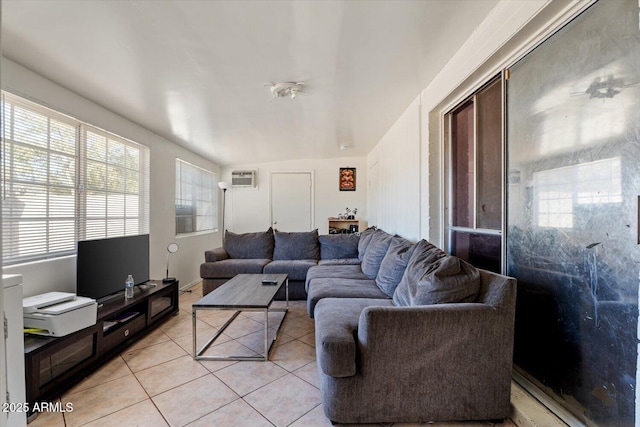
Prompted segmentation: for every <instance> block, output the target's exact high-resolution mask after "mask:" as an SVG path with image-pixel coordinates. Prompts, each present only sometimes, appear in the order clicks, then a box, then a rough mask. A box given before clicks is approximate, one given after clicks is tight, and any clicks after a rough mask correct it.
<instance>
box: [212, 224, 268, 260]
mask: <svg viewBox="0 0 640 427" xmlns="http://www.w3.org/2000/svg"><path fill="white" fill-rule="evenodd" d="M223 247H224V250H225V251H227V253H228V254H229V258H237V259H272V257H273V247H274V240H273V229H272V228H271V227H269V229H268V230H267V231H260V232H257V233H243V234H236V233H232V232H231V231H225V233H224V244H223Z"/></svg>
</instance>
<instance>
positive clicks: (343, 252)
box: [318, 234, 360, 259]
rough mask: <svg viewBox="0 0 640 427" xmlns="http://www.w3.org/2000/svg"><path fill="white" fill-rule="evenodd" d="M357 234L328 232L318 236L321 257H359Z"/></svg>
mask: <svg viewBox="0 0 640 427" xmlns="http://www.w3.org/2000/svg"><path fill="white" fill-rule="evenodd" d="M359 241H360V236H358V235H356V234H327V235H322V236H318V242H319V243H320V259H345V258H358V242H359Z"/></svg>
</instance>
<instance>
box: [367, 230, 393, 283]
mask: <svg viewBox="0 0 640 427" xmlns="http://www.w3.org/2000/svg"><path fill="white" fill-rule="evenodd" d="M392 237H393V236H392V235H391V234H389V233H387V232H385V231H382V230H376V231H374V232H373V236H371V241H370V242H369V245H368V246H367V250H366V251H365V253H364V257H363V258H362V272H363V273H364V274H365V275H366V276H367V277H369V278H370V279H375V278H376V276H377V275H378V271H379V270H380V263H382V259H383V258H384V256H385V255H386V254H387V250H388V249H389V245H390V244H391V238H392Z"/></svg>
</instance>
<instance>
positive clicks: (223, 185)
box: [218, 181, 229, 190]
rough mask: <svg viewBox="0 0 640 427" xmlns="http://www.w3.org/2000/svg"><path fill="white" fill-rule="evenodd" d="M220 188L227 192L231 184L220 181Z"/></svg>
mask: <svg viewBox="0 0 640 427" xmlns="http://www.w3.org/2000/svg"><path fill="white" fill-rule="evenodd" d="M218 187H220V189H221V190H226V189H227V188H229V184H228V183H226V182H224V181H220V182H219V183H218Z"/></svg>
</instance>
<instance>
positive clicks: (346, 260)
mask: <svg viewBox="0 0 640 427" xmlns="http://www.w3.org/2000/svg"><path fill="white" fill-rule="evenodd" d="M318 265H358V266H359V265H360V260H359V259H358V258H338V259H321V260H320V261H318Z"/></svg>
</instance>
